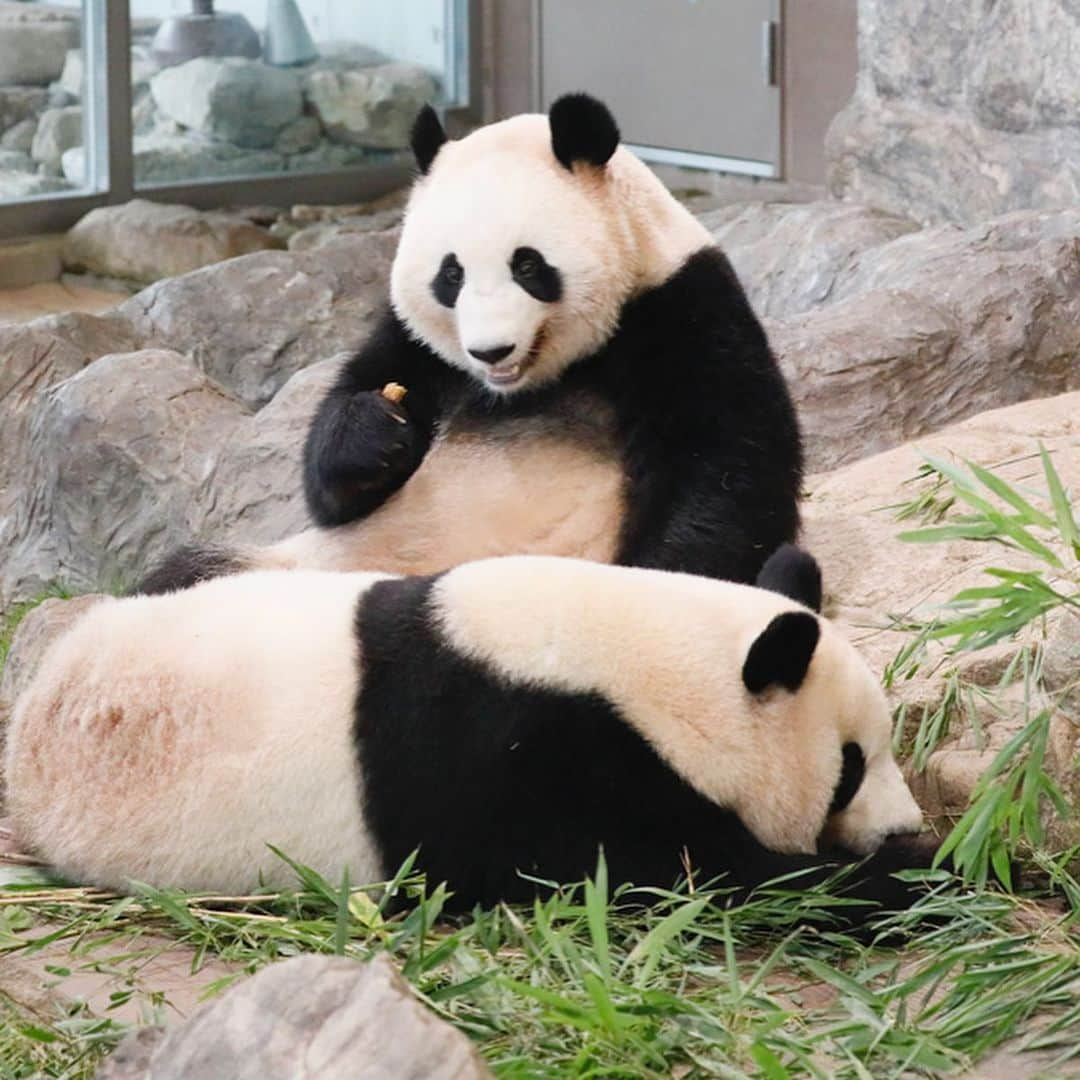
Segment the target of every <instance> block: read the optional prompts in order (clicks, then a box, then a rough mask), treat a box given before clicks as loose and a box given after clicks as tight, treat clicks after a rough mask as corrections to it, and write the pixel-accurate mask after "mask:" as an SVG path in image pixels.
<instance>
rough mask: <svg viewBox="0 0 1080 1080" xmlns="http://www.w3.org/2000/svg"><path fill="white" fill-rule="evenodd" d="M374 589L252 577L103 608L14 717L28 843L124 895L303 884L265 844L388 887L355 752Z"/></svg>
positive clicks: (357, 578)
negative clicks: (364, 636)
mask: <svg viewBox="0 0 1080 1080" xmlns="http://www.w3.org/2000/svg"><path fill="white" fill-rule="evenodd" d="M376 580H378V576H377V575H372V574H350V575H339V574H322V573H319V572H316V571H306V572H302V573H296V574H267V573H254V574H247V575H240V576H237V577H231V578H222V579H220V580H218V581H213V582H209V583H207V584H205V585H203V586H201V587H200V588H198V589H195V590H190V591H187V592H180V593H174V594H171V595H168V596H161V597H154V598H136V599H125V600H122V601H117V600H105V601H103V602H102V603H101V604H100V605H98V606H96V607H94V608H92V609H91V610H90V611H89V612H87V614H86V615H85V616H84V618H82V619H81V620H80V621H79V622H78V623H77V624H76V625H75V626H74V627H73V628H72V629H71V630H70V631H69V632H68V633H67V634H65V635H64V637H63V638H62V639H61V640H60V641H59V642H57V643H56V644H55V645H54V646H53V648H52V649H50V651H49V653H48V655H47V656H46V658H45V660H44V662H43V664H42V667H41V669H40V670H39V672H38V674H37V676H36V677H35V679H34V681H33V683H32V684H31V687H30V688H29V689H28V691H27V693H26V694H24V695H23V697H22V698H21V699H20V701H19V703H18V706H17V709H16V712H15V715H14V717H13V721H12V726H11V732H10V736H9V741H8V750H7V754H8V761H7V775H8V777H9V778H12V779H13V780H15V781H17V782H14V783H11V785H10V803H11V806H10V809H11V812H12V813H13V815H14V817H15V820H16V827H17V829H18V831H19V834H20V836H21V838H22V839H23V840H24V841H26V842H27V843H29V844H31V845H34V846H37V845H38V843H39V842H42V841H45V840H47V844H43V845H42V846H44V847H47V850H48V851H49V854H50V857H51V858H52V860H53V861H54V862H55V864H56V865H57V866H58V868H59V869H60V870H61V871H62V872H63V873H65V874H67V875H69V876H71V877H73V878H75V879H81V880H92V881H96V882H99V883H101V884H105V885H111V886H113V887H117V888H122V887H124V886H125V881H126V880H127V879H132V878H133V879H135V880H145V881H152V882H154V883H155V884H156V885H162V886H166V887H167V886H169V885H170V884H177V885H180V884H183V886H184V887H186V888H193V887H194V888H199V887H202V886H201V884H200V883H205V886H206V887H211V888H213V889H221V890H232V891H243V890H245V889H247V888H250V886H251V882H252V877H253V870H257V873H258V874H260V875H261V877H262V878H263V880H264V881H265V882H266V883H268V884H270V885H280V884H285V883H288V882H292V881H294V880H295V879H294V875H293V874H292V872H291V871H290V870H289V869H288V867H287V866H286V865H285V864H284V863H282V862H281V860H279V859H278V858H277V857H276V856H275V855H274V854H273V853H272V852H271V851H270V850H269V849H268V848H267V847H266V844H267V842H271V843H273V844H275V846H278V847H279V848H281V849H282V850H283V851H285V852H286V853H287V854H288V855H289V856H290V857H291V858H293V859H296V860H297V861H299V862H302V863H304V864H305V865H309V866H311V867H313V868H314V869H316V870H319V871H320V872H325V873H328V874H335V873H340V868H341V867H342V866H343V865H348V866H349V868H350V871H351V873H352V875H353V880H365V879H366V880H374V879H377V878H378V876H379V873H380V870H381V867H380V866H379V862H378V859H377V857H376V855H375V853H374V850H373V849H372V847H371V845H370V844H369V843H368V841H367V834H366V832H365V829H364V827H363V822H362V818H361V811H360V806H361V802H360V799H361V797H362V792H361V790H360V784H361V781H360V778H359V775H358V772H357V768H356V764H355V750H354V748H353V743H352V737H351V729H352V718H353V710H354V706H355V696H356V680H357V674H356V672H357V666H356V665H357V648H358V646H357V643H356V638H355V634H354V630H353V622H354V619H355V613H356V604H357V597H358V596H359V594H360V593H361V592H362V591H363V590H364V589H365V588H367V587H368V586H369V585H370V584H371V583H373V582H374V581H376ZM74 778H77V782H73V779H74ZM343 792H347V793H355V798H342V793H343Z"/></svg>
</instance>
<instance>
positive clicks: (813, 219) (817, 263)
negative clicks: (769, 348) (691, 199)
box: [700, 202, 918, 319]
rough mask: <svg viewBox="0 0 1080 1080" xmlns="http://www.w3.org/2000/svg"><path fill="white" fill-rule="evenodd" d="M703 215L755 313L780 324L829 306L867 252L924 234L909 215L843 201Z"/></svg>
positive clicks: (730, 208)
mask: <svg viewBox="0 0 1080 1080" xmlns="http://www.w3.org/2000/svg"><path fill="white" fill-rule="evenodd" d="M700 217H701V221H702V224H703V225H705V227H706V228H707V229H708V230H709V231H710V232H711V233H712V234H713V236H714V237H715V238H716V241H717V243H718V244H720V246H721V247H722V248H723V249H724V251H725V252H727V255H728V258H730V259H731V262H732V265H733V266H734V267H735V272H736V273H737V274H738V275H739V280H740V281H741V282H742V283H743V286H744V287H745V289H746V292H747V295H748V296H749V298H750V302H751V303H752V304H753V305H754V310H755V311H757V313H758V314H759V315H761V316H763V317H769V318H775V319H786V318H788V317H789V316H791V315H798V314H800V313H802V312H804V311H808V310H809V309H811V308H814V307H819V306H820V305H822V304H826V303H828V302H829V301H831V300H832V299H834V297H833V292H834V289H835V287H836V283H837V279H838V278H840V277H841V276H842V275H846V274H850V272H851V270H852V268H853V266H854V265H855V264H856V263H857V261H858V258H859V256H860V255H862V254H863V253H864V252H866V251H868V250H870V249H872V248H875V247H879V246H880V245H882V244H886V243H888V242H889V241H890V240H895V239H896V238H897V237H899V236H904V235H906V234H907V233H911V232H915V231H916V230H917V229H918V225H916V224H915V223H914V222H913V221H909V220H907V219H906V218H901V217H896V216H894V215H892V214H886V213H883V212H882V211H879V210H871V209H869V208H867V207H865V206H856V205H850V204H847V203H838V202H810V203H750V204H746V203H736V204H734V205H732V206H725V207H722V208H721V209H719V210H710V211H708V212H707V213H704V214H702V215H700Z"/></svg>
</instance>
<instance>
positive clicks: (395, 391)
mask: <svg viewBox="0 0 1080 1080" xmlns="http://www.w3.org/2000/svg"><path fill="white" fill-rule="evenodd" d="M408 392H409V391H408V390H406V389H405V387H404V386H402V385H401V383H397V382H388V383H387V384H386V385H385V386H384V387H383V388H382V390H381V391H380V393H381V394H382V396H383V397H384V398H386V400H387V401H392V402H393V403H394V404H395V405H397V404H398V403H399V402H400V401H401V400H402V398H404V397H405V395H406V394H407V393H408Z"/></svg>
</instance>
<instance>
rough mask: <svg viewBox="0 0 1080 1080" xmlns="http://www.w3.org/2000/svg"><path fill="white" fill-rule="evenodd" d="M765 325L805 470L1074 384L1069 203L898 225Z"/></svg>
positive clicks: (1077, 368)
mask: <svg viewBox="0 0 1080 1080" xmlns="http://www.w3.org/2000/svg"><path fill="white" fill-rule="evenodd" d="M768 330H769V334H770V338H771V340H772V344H773V348H774V349H775V351H776V352H777V355H778V356H779V357H780V360H781V363H782V366H783V368H784V371H785V373H786V375H787V376H788V379H789V381H790V385H791V390H792V394H793V396H794V398H795V401H796V403H797V405H798V407H799V409H800V415H801V418H802V423H803V429H804V433H805V435H806V440H807V448H808V454H809V460H810V464H811V467H813V468H817V469H821V468H828V467H830V466H832V465H837V464H840V463H842V462H845V461H852V460H854V459H856V458H859V457H864V456H866V455H867V454H870V453H874V452H875V451H877V450H882V449H885V448H886V447H889V446H895V445H896V444H898V443H900V442H903V441H904V440H905V439H909V438H912V437H914V436H916V435H919V434H921V433H922V432H927V431H933V430H936V429H937V428H940V427H943V426H944V425H946V424H948V423H951V422H952V421H954V420H957V419H960V418H962V417H965V416H970V415H973V414H975V413H977V412H981V411H983V410H985V409H989V408H993V407H995V406H997V405H1003V404H1007V403H1010V402H1014V401H1023V400H1025V399H1026V398H1031V397H1038V396H1042V395H1049V394H1059V393H1062V392H1064V391H1066V390H1072V389H1077V388H1080V364H1078V363H1077V362H1076V357H1077V355H1080V211H1077V210H1070V211H1058V212H1034V213H1016V214H1010V215H1005V216H1004V217H1001V218H999V219H997V220H994V221H991V222H987V223H985V224H983V225H980V226H978V227H977V228H972V229H958V228H956V227H954V226H940V227H938V228H935V229H924V230H922V231H919V232H914V233H909V234H907V235H903V236H900V237H898V238H897V239H895V240H892V241H890V242H889V243H887V244H883V245H881V246H879V247H875V248H869V249H867V250H865V251H864V252H862V253H861V254H860V255H858V256H857V257H856V258H855V259H852V260H850V261H849V262H848V263H847V264H846V265H845V266H843V267H841V268H839V269H838V272H837V273H836V276H835V277H834V278H833V279H832V282H831V285H830V288H829V300H828V302H827V303H826V304H824V305H823V306H821V307H819V308H816V309H813V310H810V311H806V312H804V313H803V314H801V315H796V316H794V317H792V318H789V319H787V320H785V321H771V320H770V321H769V322H768Z"/></svg>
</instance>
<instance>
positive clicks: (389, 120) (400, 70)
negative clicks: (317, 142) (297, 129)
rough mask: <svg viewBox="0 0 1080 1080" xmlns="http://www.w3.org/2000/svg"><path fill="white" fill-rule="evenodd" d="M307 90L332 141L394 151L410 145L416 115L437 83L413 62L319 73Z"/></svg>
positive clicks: (314, 73) (310, 78) (313, 75)
mask: <svg viewBox="0 0 1080 1080" xmlns="http://www.w3.org/2000/svg"><path fill="white" fill-rule="evenodd" d="M305 91H306V94H307V96H308V99H309V100H310V102H311V104H312V106H313V107H314V109H315V112H316V113H317V115H318V117H319V119H320V120H321V121H322V125H323V127H324V128H325V129H326V131H327V133H328V134H329V135H330V136H331V138H334V139H337V140H339V141H340V142H346V143H352V144H354V145H356V146H367V147H374V148H378V149H384V150H395V149H399V148H401V147H405V146H408V144H409V131H410V129H411V127H412V123H413V120H415V119H416V114H417V112H419V110H420V109H421V108H422V107H423V106H424V105H425V104H426V103H427V102H429V101H432V100H434V98H435V94H436V86H435V81H434V80H433V79H432V78H431V76H430V75H428V74H427V72H425V71H424V69H423V68H419V67H416V66H415V65H413V64H380V65H379V66H377V67H368V68H360V69H354V70H344V71H334V70H327V69H322V70H318V69H317V70H314V71H312V72H311V73H310V74H309V75H308V76H307V78H306V80H305Z"/></svg>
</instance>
